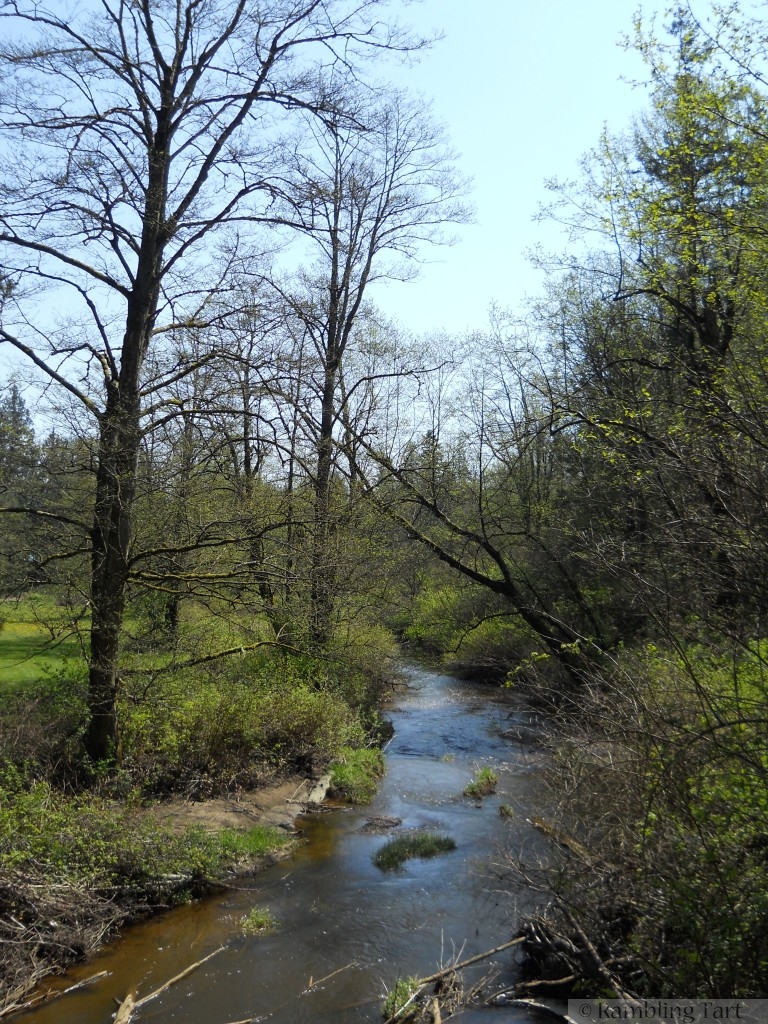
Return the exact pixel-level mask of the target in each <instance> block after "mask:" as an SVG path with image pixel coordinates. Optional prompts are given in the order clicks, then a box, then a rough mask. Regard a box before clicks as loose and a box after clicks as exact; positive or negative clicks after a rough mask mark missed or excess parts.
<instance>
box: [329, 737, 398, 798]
mask: <svg viewBox="0 0 768 1024" xmlns="http://www.w3.org/2000/svg"><path fill="white" fill-rule="evenodd" d="M384 767H385V766H384V755H383V754H382V752H381V751H380V750H379V748H378V747H361V748H359V749H357V750H354V749H352V748H351V747H345V748H344V749H343V750H342V751H341V755H340V757H339V759H338V760H337V761H335V762H334V763H333V764H332V765H331V786H330V794H331V796H336V797H341V798H342V799H343V800H347V801H348V802H349V803H351V804H367V803H370V801H371V800H373V798H374V796H375V795H376V783H377V782H378V780H379V779H380V778H381V776H382V775H383V774H384Z"/></svg>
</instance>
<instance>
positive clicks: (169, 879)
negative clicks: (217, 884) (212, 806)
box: [0, 595, 386, 1007]
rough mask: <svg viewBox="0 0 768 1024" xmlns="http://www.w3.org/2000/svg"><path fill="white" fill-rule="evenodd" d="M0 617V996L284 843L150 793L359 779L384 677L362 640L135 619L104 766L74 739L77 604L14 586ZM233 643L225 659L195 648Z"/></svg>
mask: <svg viewBox="0 0 768 1024" xmlns="http://www.w3.org/2000/svg"><path fill="white" fill-rule="evenodd" d="M1 621H2V628H1V629H0V751H2V754H0V877H1V878H2V883H0V921H1V922H2V924H0V1007H2V1006H3V1005H7V1004H12V1003H15V1002H17V1001H18V1000H19V998H20V997H21V993H23V992H25V991H27V990H28V989H29V987H30V986H31V985H34V984H35V983H36V982H37V981H38V980H39V979H40V978H41V977H42V976H44V974H46V973H48V972H50V971H51V970H56V971H58V970H61V969H62V968H64V967H66V965H67V964H68V963H71V962H72V961H74V960H76V959H81V958H82V957H85V956H88V955H90V954H91V953H92V952H94V950H95V949H97V948H98V946H99V944H100V943H101V942H103V941H104V939H105V938H106V937H107V936H108V935H110V934H112V933H113V932H114V931H115V929H117V928H118V927H119V926H120V925H121V924H123V923H124V922H126V921H128V920H132V919H135V918H136V917H138V916H141V915H144V914H147V913H151V912H154V911H156V910H158V909H162V908H164V907H167V906H170V905H173V904H174V903H176V902H178V901H180V900H186V899H189V898H191V897H194V896H196V895H198V894H200V893H202V892H205V891H206V889H207V888H208V887H209V886H210V884H211V882H212V881H213V880H216V879H220V878H221V877H222V876H225V875H226V874H227V873H229V872H232V871H236V870H240V869H242V868H243V867H247V866H248V865H252V864H253V863H254V862H255V861H258V860H259V859H260V858H262V857H264V856H265V855H274V854H275V853H276V852H277V851H278V850H281V849H282V848H283V847H284V846H285V843H286V842H287V839H286V836H285V833H283V832H282V831H280V830H274V829H256V830H251V831H250V832H235V831H233V830H231V829H225V830H220V831H217V832H210V831H208V830H203V829H200V828H188V829H186V830H184V831H171V830H169V829H168V828H166V827H163V826H162V825H160V824H158V821H157V819H156V817H155V816H154V815H153V813H152V811H151V804H152V803H153V802H156V801H158V800H160V801H162V800H163V799H165V798H166V797H171V796H178V795H182V796H183V797H184V798H186V799H192V800H204V799H206V798H208V797H213V796H219V795H226V794H232V793H236V792H238V791H240V792H242V791H244V790H253V789H258V788H259V787H261V786H264V785H265V784H269V783H272V782H274V781H276V780H280V779H281V778H283V777H285V776H292V775H295V774H298V775H302V776H305V777H310V776H317V775H318V774H320V773H321V772H324V771H326V770H328V769H329V768H330V767H331V766H333V769H332V770H333V778H334V783H333V785H334V793H335V795H337V796H338V797H340V798H342V799H349V800H354V801H365V800H368V799H370V798H371V797H372V795H373V793H374V792H375V786H376V780H377V778H378V777H379V776H380V775H381V773H382V771H383V758H382V756H381V751H380V750H378V749H377V748H376V747H375V746H372V743H373V740H374V738H375V736H376V734H377V722H378V716H377V706H378V701H379V699H380V695H381V693H382V692H383V688H384V686H385V684H386V680H385V679H384V678H383V677H382V676H381V674H377V673H376V672H374V671H372V669H371V667H370V665H369V664H368V663H367V662H366V659H365V657H363V656H359V657H352V656H349V657H346V658H344V659H342V658H341V657H339V658H331V657H326V658H324V659H315V658H312V657H309V656H307V655H303V654H300V653H297V652H296V651H286V650H276V649H275V648H274V647H269V646H267V647H263V648H258V649H256V650H252V651H248V650H247V644H246V641H247V640H250V641H252V640H253V638H254V631H258V624H255V625H254V624H253V623H251V624H250V625H248V624H245V623H241V622H239V621H238V620H237V619H235V620H232V619H230V620H228V621H226V622H224V621H223V619H214V620H212V619H211V618H210V616H208V617H206V615H205V614H204V613H203V611H202V610H200V609H196V608H194V607H193V606H190V607H188V608H187V610H186V613H185V616H184V618H183V620H182V622H181V624H180V629H179V632H178V635H177V637H176V638H175V640H174V642H173V643H171V642H170V641H168V639H167V638H160V639H159V640H156V641H152V642H150V641H149V640H148V639H147V638H148V637H150V638H151V632H148V630H147V628H146V623H143V622H142V621H139V620H138V619H137V620H136V621H135V622H133V623H131V624H130V625H129V629H128V630H127V632H126V638H125V655H124V663H125V669H124V672H123V675H122V678H121V692H120V706H119V714H120V750H119V756H118V759H117V766H116V767H115V766H109V767H108V766H102V765H94V764H91V763H89V762H88V761H87V759H85V758H84V755H83V750H82V736H83V733H84V729H85V723H86V720H87V708H86V680H87V665H86V662H85V659H84V657H83V647H84V643H83V642H81V641H82V640H83V639H84V637H85V634H84V633H83V634H82V635H81V631H82V630H86V629H87V625H88V624H87V621H86V619H85V618H84V617H82V616H81V617H80V618H79V619H78V618H77V617H76V616H75V617H73V614H72V609H71V608H67V607H64V605H63V604H59V603H57V602H56V601H55V600H53V599H52V598H51V597H45V596H43V595H31V596H28V597H26V598H23V599H22V600H20V601H6V602H4V603H3V605H2V619H1ZM239 643H240V644H242V652H241V653H238V654H237V655H236V656H235V657H230V658H226V659H219V658H215V657H210V656H211V655H212V654H215V652H216V651H218V650H222V649H228V648H232V647H234V646H235V645H237V644H239ZM369 646H370V645H369ZM362 647H363V649H364V648H365V645H362ZM380 654H381V652H380V651H378V650H376V651H374V655H375V656H376V657H377V658H379V660H380V661H384V660H385V659H384V658H381V657H380Z"/></svg>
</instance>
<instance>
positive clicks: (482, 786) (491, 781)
mask: <svg viewBox="0 0 768 1024" xmlns="http://www.w3.org/2000/svg"><path fill="white" fill-rule="evenodd" d="M498 783H499V777H498V775H497V774H496V772H495V771H494V770H493V769H492V768H480V769H478V770H477V771H476V772H475V776H474V778H473V779H472V781H471V782H470V783H469V784H468V785H467V786H465V787H464V796H469V797H473V798H474V799H476V800H480V799H482V798H483V797H484V796H489V795H490V794H491V793H495V792H496V786H497V785H498Z"/></svg>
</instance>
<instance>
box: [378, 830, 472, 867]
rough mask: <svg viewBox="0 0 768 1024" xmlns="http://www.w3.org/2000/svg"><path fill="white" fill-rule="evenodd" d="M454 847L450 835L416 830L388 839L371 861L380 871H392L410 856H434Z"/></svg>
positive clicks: (454, 843)
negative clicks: (409, 833)
mask: <svg viewBox="0 0 768 1024" xmlns="http://www.w3.org/2000/svg"><path fill="white" fill-rule="evenodd" d="M455 849H456V842H455V840H453V839H451V837H450V836H444V835H440V834H439V833H438V832H416V833H413V834H411V835H407V836H397V837H396V838H394V839H390V841H389V842H388V843H385V844H384V846H382V847H380V848H379V849H378V850H377V851H376V853H375V854H374V855H373V863H374V864H375V865H376V867H378V868H381V869H382V871H393V870H395V869H397V868H399V867H402V865H403V863H404V862H405V861H406V860H408V859H409V858H411V857H434V856H436V855H437V854H438V853H446V852H447V851H448V850H455Z"/></svg>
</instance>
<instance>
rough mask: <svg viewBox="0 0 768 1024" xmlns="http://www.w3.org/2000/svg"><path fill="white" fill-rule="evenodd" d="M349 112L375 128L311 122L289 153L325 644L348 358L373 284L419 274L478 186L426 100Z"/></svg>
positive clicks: (291, 293)
mask: <svg viewBox="0 0 768 1024" xmlns="http://www.w3.org/2000/svg"><path fill="white" fill-rule="evenodd" d="M358 97H359V94H358ZM347 109H354V110H355V120H356V121H357V122H358V123H361V124H364V125H365V126H366V130H365V131H363V132H361V131H359V130H358V129H357V127H356V125H355V124H354V123H353V124H350V123H349V121H348V120H346V119H342V118H339V117H337V116H331V117H327V118H323V119H313V120H308V121H307V126H306V128H307V131H306V132H305V133H304V136H303V138H302V140H301V142H300V143H299V142H297V143H296V145H295V148H294V150H293V152H292V154H291V156H290V171H289V173H288V176H287V177H288V184H287V191H288V192H289V194H290V195H291V198H292V203H293V217H294V223H295V224H296V225H297V227H298V228H299V230H300V231H301V232H303V234H304V235H305V237H306V239H307V241H308V244H309V249H310V253H311V257H310V258H311V261H312V262H311V263H310V266H309V268H308V269H307V271H306V272H305V273H304V274H303V275H302V276H301V278H300V280H299V281H298V283H297V285H296V287H294V288H293V289H286V288H284V287H281V288H280V290H281V292H282V294H283V296H284V298H285V299H286V302H287V306H288V309H289V311H290V314H291V315H292V317H293V318H294V319H295V320H296V321H298V323H299V324H300V325H301V328H302V329H303V331H304V332H305V334H306V337H307V339H308V340H309V341H310V343H311V348H312V349H313V351H314V355H315V364H314V375H313V386H314V389H315V392H316V410H317V411H316V414H315V419H314V424H313V428H312V432H313V436H314V447H315V461H314V467H313V471H312V473H313V485H314V494H315V510H314V530H313V554H312V570H311V576H312V583H311V598H310V603H311V620H312V625H311V631H312V635H313V640H314V642H315V644H316V645H318V646H319V647H324V646H325V645H326V644H327V643H328V640H329V638H330V628H331V616H332V611H333V588H334V576H335V569H334V566H335V564H336V560H335V558H334V556H333V554H332V553H331V552H330V551H329V529H330V524H331V514H330V504H329V503H330V498H331V491H332V477H333V471H334V458H335V449H336V442H337V440H339V438H340V436H341V435H343V433H344V429H345V427H344V410H345V409H346V408H348V400H349V399H348V396H349V393H350V391H351V390H353V389H354V388H355V381H353V380H349V379H345V376H344V360H345V356H346V354H347V351H348V349H349V348H350V345H351V344H353V339H354V337H355V327H356V326H357V324H358V321H359V319H360V317H361V314H362V313H363V312H364V309H365V306H364V303H365V297H366V294H367V291H368V289H369V287H370V285H371V284H373V283H374V282H375V281H377V280H382V279H397V280H405V279H410V278H413V277H415V276H416V275H417V274H418V260H419V258H420V256H421V255H422V253H423V246H424V244H425V243H429V244H432V245H434V244H439V243H445V242H449V241H450V238H448V237H446V235H445V228H446V226H447V225H449V224H460V223H464V222H466V221H467V220H468V219H469V210H468V207H467V206H466V204H465V203H464V202H463V199H462V197H463V196H464V195H465V194H466V191H467V188H468V184H467V182H466V180H465V179H464V178H462V177H461V175H460V174H458V173H457V171H456V168H455V164H454V154H453V153H452V152H451V150H450V148H449V147H448V145H447V143H446V138H445V134H444V132H443V130H442V128H441V126H439V125H437V124H435V122H433V121H432V120H431V119H430V117H429V113H428V111H425V109H424V105H423V102H419V101H416V100H413V99H408V98H407V97H405V96H403V95H400V94H397V93H390V94H389V95H387V97H386V98H385V99H384V100H383V101H382V100H380V99H376V100H374V101H371V100H370V98H368V97H363V98H362V99H360V98H358V100H357V103H356V105H354V106H352V105H349V106H348V107H347ZM347 427H348V425H347ZM347 433H349V431H348V429H347Z"/></svg>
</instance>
